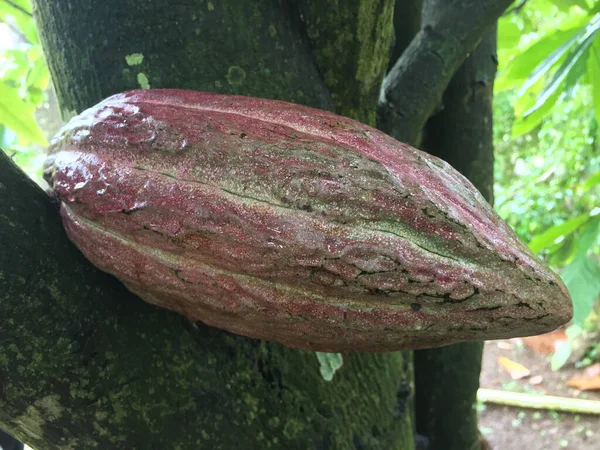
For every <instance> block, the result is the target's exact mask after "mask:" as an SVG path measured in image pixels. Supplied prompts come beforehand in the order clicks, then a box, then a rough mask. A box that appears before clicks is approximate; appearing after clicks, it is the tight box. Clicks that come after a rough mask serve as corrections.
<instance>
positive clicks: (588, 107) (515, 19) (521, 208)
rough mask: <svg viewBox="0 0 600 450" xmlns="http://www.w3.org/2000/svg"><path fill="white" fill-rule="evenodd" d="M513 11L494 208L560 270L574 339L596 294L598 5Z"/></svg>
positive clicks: (599, 271)
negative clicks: (572, 311)
mask: <svg viewBox="0 0 600 450" xmlns="http://www.w3.org/2000/svg"><path fill="white" fill-rule="evenodd" d="M515 8H516V9H515V10H514V11H513V12H511V13H509V14H507V15H506V16H504V17H503V18H502V19H501V20H500V23H499V35H498V56H499V61H500V67H499V74H498V78H497V82H496V86H495V90H496V92H495V94H496V95H495V101H494V111H495V123H494V125H495V142H496V209H497V210H498V212H499V213H500V215H501V216H502V217H503V218H504V219H505V220H506V221H507V222H508V223H509V224H510V225H511V226H512V227H513V228H514V229H515V231H516V232H517V234H518V235H519V236H520V237H521V238H522V239H524V240H525V241H526V242H529V243H530V244H529V245H530V248H531V249H532V250H533V251H535V252H536V253H539V254H541V255H542V257H544V258H545V260H546V261H547V262H548V263H549V264H550V265H551V266H552V267H554V268H555V269H557V270H558V271H559V273H560V274H561V277H562V279H563V281H564V282H565V285H566V286H567V288H568V289H569V293H570V294H571V297H572V298H573V304H574V309H575V315H574V318H573V325H572V326H571V328H570V329H569V332H568V335H569V336H570V337H571V338H573V337H576V336H577V335H578V334H579V333H580V332H581V327H582V326H583V325H584V324H585V322H586V318H588V317H590V313H591V312H592V311H593V307H594V304H595V302H596V301H597V299H598V296H599V295H600V264H599V261H600V258H599V256H598V255H599V254H600V251H599V250H600V249H599V247H598V241H599V239H598V238H599V236H600V205H599V204H598V195H599V192H598V185H599V184H600V152H599V149H598V138H599V137H600V136H599V130H598V123H600V37H598V34H599V33H600V1H598V0H579V1H567V0H560V1H559V0H528V1H527V2H518V5H517V6H516V7H515ZM594 326H596V327H597V326H598V325H597V324H594ZM570 349H571V346H570V345H568V346H566V347H564V348H563V349H562V350H561V352H560V353H559V354H556V355H555V357H554V360H553V367H554V368H558V367H560V366H561V365H562V364H564V363H565V362H566V361H567V359H568V357H569V353H570Z"/></svg>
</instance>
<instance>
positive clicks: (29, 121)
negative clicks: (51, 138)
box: [0, 82, 48, 146]
mask: <svg viewBox="0 0 600 450" xmlns="http://www.w3.org/2000/svg"><path fill="white" fill-rule="evenodd" d="M33 112H34V108H33V107H32V106H31V105H29V104H27V103H25V102H24V101H23V100H22V99H21V97H19V95H18V94H17V91H16V89H11V88H9V87H8V86H6V84H4V83H1V82H0V123H2V124H3V125H4V126H6V128H9V129H11V130H13V131H14V132H16V133H17V134H18V136H19V140H20V141H22V142H32V143H34V144H38V145H43V146H45V145H47V144H48V143H47V141H46V138H45V137H44V133H42V130H41V129H40V127H39V126H38V124H37V122H36V121H35V117H34V115H33Z"/></svg>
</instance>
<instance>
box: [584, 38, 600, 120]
mask: <svg viewBox="0 0 600 450" xmlns="http://www.w3.org/2000/svg"><path fill="white" fill-rule="evenodd" d="M587 69H588V75H589V79H590V84H591V85H592V94H593V96H594V115H595V117H596V121H597V122H598V123H600V42H599V41H598V39H596V40H595V41H594V43H593V44H592V46H591V47H590V52H589V56H588V59H587Z"/></svg>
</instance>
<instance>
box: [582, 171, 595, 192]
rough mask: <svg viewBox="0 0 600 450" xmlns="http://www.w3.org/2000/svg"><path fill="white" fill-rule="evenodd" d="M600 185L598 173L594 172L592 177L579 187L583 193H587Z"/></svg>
mask: <svg viewBox="0 0 600 450" xmlns="http://www.w3.org/2000/svg"><path fill="white" fill-rule="evenodd" d="M599 184H600V172H596V173H594V174H593V175H590V177H589V178H588V179H587V180H585V182H584V183H583V184H582V185H581V189H582V190H583V191H584V192H585V191H589V190H590V189H591V188H593V187H594V186H598V185H599Z"/></svg>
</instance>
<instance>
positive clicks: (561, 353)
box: [551, 341, 573, 372]
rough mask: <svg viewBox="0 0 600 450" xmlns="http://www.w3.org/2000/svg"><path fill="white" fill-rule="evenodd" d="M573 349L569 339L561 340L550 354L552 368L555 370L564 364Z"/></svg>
mask: <svg viewBox="0 0 600 450" xmlns="http://www.w3.org/2000/svg"><path fill="white" fill-rule="evenodd" d="M572 351H573V346H572V345H571V343H570V342H569V341H565V342H563V343H562V344H561V345H560V346H559V347H558V348H557V349H556V351H555V352H554V354H553V355H552V362H551V366H552V370H553V371H554V372H555V371H557V370H558V369H560V368H561V367H562V366H564V365H565V364H566V363H567V361H568V360H569V357H570V356H571V352H572Z"/></svg>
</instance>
